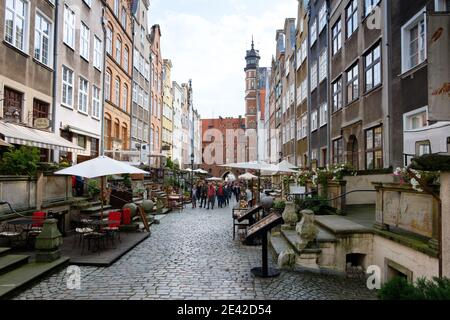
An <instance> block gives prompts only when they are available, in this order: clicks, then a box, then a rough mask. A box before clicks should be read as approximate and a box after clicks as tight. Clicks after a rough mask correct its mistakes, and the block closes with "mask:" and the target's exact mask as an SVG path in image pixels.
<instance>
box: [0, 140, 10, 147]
mask: <svg viewBox="0 0 450 320" xmlns="http://www.w3.org/2000/svg"><path fill="white" fill-rule="evenodd" d="M0 147H12V145H10V144H9V143H8V142H6V141H5V140H3V139H0Z"/></svg>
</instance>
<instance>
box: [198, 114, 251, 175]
mask: <svg viewBox="0 0 450 320" xmlns="http://www.w3.org/2000/svg"><path fill="white" fill-rule="evenodd" d="M232 140H233V141H232ZM245 152H246V150H245V118H242V117H239V118H218V119H202V153H203V161H202V162H203V164H202V169H204V170H206V171H208V172H209V173H210V174H211V175H213V176H214V177H225V176H226V175H227V174H228V173H229V172H230V171H229V170H228V169H227V168H225V167H220V165H222V164H226V163H233V162H244V161H245V158H243V157H245ZM233 173H234V174H235V175H236V176H237V175H239V174H241V173H244V172H243V171H242V170H233Z"/></svg>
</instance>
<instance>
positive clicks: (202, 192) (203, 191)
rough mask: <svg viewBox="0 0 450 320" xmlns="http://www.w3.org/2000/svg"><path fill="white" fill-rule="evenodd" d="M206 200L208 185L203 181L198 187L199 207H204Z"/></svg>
mask: <svg viewBox="0 0 450 320" xmlns="http://www.w3.org/2000/svg"><path fill="white" fill-rule="evenodd" d="M207 201H208V185H207V184H206V182H203V183H202V185H201V188H200V208H206V203H207Z"/></svg>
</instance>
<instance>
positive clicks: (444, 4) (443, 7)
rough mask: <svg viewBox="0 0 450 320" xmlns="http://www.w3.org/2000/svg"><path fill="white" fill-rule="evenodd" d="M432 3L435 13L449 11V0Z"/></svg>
mask: <svg viewBox="0 0 450 320" xmlns="http://www.w3.org/2000/svg"><path fill="white" fill-rule="evenodd" d="M434 3H435V4H434V6H435V11H444V12H449V11H450V0H435V1H434Z"/></svg>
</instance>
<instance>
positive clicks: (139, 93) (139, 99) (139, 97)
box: [137, 87, 144, 106]
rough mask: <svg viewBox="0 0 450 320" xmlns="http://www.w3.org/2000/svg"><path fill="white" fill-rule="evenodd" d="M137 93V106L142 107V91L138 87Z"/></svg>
mask: <svg viewBox="0 0 450 320" xmlns="http://www.w3.org/2000/svg"><path fill="white" fill-rule="evenodd" d="M137 91H138V105H140V106H142V105H143V103H144V89H142V88H141V87H138V88H137Z"/></svg>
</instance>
